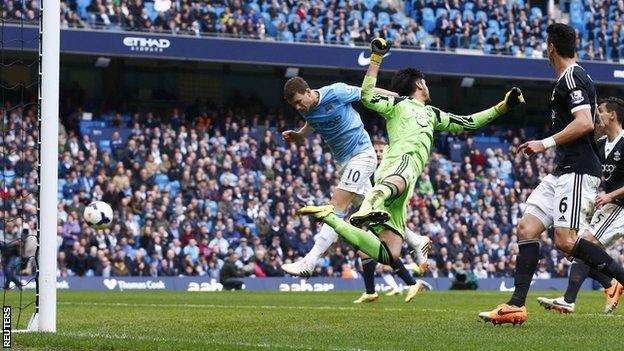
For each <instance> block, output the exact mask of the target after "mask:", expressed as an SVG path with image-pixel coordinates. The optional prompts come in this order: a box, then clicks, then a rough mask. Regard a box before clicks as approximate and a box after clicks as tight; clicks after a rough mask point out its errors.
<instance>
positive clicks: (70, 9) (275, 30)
mask: <svg viewBox="0 0 624 351" xmlns="http://www.w3.org/2000/svg"><path fill="white" fill-rule="evenodd" d="M5 3H6V6H5V7H3V10H2V16H3V18H11V19H24V20H34V19H36V17H37V11H36V7H37V1H36V0H31V1H26V2H22V1H15V0H7V1H5ZM397 3H398V2H395V1H387V0H350V1H340V2H338V1H336V0H330V1H321V0H316V1H302V2H296V1H292V0H287V1H264V0H253V1H245V0H218V1H209V2H205V1H193V0H178V1H171V0H154V1H147V0H63V1H62V3H61V25H62V26H63V27H64V28H98V29H111V30H132V31H145V32H156V33H169V34H179V35H193V36H200V35H206V34H209V35H223V36H233V37H245V38H254V39H263V40H277V41H285V42H309V43H322V44H341V45H366V44H367V43H369V42H370V40H371V39H372V38H374V37H382V38H385V39H388V40H391V41H392V42H393V45H394V46H395V47H401V48H408V49H418V50H440V51H443V50H456V49H476V50H483V52H485V53H489V54H501V55H513V56H517V57H532V58H542V57H544V54H545V49H546V44H545V37H546V33H545V32H546V27H547V26H548V24H550V23H552V22H554V21H555V20H566V21H568V22H569V23H570V24H571V25H572V26H573V27H574V28H575V29H576V30H577V32H578V34H579V41H578V45H577V49H578V52H579V58H580V59H583V60H602V61H606V60H613V61H619V59H620V57H622V56H623V55H624V53H623V50H624V46H623V44H624V27H623V26H622V19H621V16H622V13H623V12H624V2H623V1H622V0H571V1H570V2H568V1H561V6H560V7H561V10H563V15H559V16H558V17H557V18H555V15H554V14H546V13H544V12H545V7H546V6H542V7H544V9H542V8H540V7H538V6H531V4H530V2H529V1H528V0H526V1H525V0H511V1H507V0H475V1H474V2H472V1H464V0H408V1H404V2H401V3H402V4H403V5H401V6H398V5H397Z"/></svg>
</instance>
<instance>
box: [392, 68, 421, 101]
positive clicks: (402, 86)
mask: <svg viewBox="0 0 624 351" xmlns="http://www.w3.org/2000/svg"><path fill="white" fill-rule="evenodd" d="M420 79H425V75H424V74H423V72H422V71H420V70H418V69H416V68H411V67H408V68H403V69H401V70H399V71H398V72H397V73H396V74H395V75H394V77H392V90H393V91H394V92H395V93H397V94H399V95H400V96H411V95H412V94H414V92H415V91H416V81H417V80H420Z"/></svg>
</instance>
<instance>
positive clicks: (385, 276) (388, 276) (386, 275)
mask: <svg viewBox="0 0 624 351" xmlns="http://www.w3.org/2000/svg"><path fill="white" fill-rule="evenodd" d="M381 277H382V278H383V280H384V282H386V284H388V285H389V286H390V287H391V288H392V290H401V288H399V285H398V284H397V283H396V281H395V280H394V277H393V276H392V274H390V273H384V274H383V275H382V276H381Z"/></svg>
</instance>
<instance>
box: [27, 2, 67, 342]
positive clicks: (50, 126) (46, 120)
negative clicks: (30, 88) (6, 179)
mask: <svg viewBox="0 0 624 351" xmlns="http://www.w3.org/2000/svg"><path fill="white" fill-rule="evenodd" d="M40 9H41V11H40V17H39V80H40V81H39V103H40V110H39V123H40V134H39V156H40V157H39V160H40V161H39V162H41V164H40V168H39V172H40V188H39V249H38V251H39V252H38V257H37V259H38V264H37V308H36V311H35V316H33V321H32V322H33V323H31V325H30V329H31V330H33V331H40V332H56V256H57V249H56V221H57V192H58V179H57V177H58V123H59V74H60V73H59V60H60V37H61V32H60V16H59V13H60V0H40Z"/></svg>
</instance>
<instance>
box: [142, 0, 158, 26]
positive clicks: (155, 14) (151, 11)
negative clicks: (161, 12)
mask: <svg viewBox="0 0 624 351" xmlns="http://www.w3.org/2000/svg"><path fill="white" fill-rule="evenodd" d="M143 6H145V9H146V10H147V15H148V16H149V18H150V21H152V22H153V21H154V20H155V19H156V17H158V12H156V10H154V3H153V2H144V3H143Z"/></svg>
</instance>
